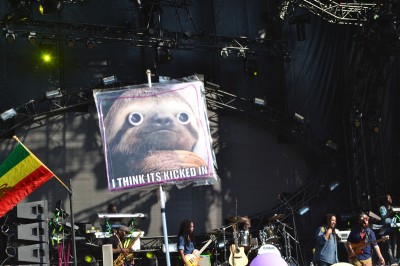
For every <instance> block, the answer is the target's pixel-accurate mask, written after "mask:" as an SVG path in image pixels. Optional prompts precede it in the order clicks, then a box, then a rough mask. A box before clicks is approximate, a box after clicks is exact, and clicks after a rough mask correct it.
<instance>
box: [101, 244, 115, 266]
mask: <svg viewBox="0 0 400 266" xmlns="http://www.w3.org/2000/svg"><path fill="white" fill-rule="evenodd" d="M101 250H102V253H103V266H113V253H112V245H111V244H106V245H103V246H101Z"/></svg>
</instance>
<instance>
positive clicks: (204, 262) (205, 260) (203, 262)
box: [198, 255, 211, 266]
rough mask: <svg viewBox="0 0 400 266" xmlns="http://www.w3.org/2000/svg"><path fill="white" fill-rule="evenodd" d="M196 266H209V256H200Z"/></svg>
mask: <svg viewBox="0 0 400 266" xmlns="http://www.w3.org/2000/svg"><path fill="white" fill-rule="evenodd" d="M198 266H211V256H210V255H200V260H199V264H198Z"/></svg>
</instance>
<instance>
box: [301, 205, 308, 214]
mask: <svg viewBox="0 0 400 266" xmlns="http://www.w3.org/2000/svg"><path fill="white" fill-rule="evenodd" d="M309 210H310V206H309V205H304V206H303V207H301V208H300V209H299V214H300V215H301V216H302V215H304V214H306V213H307V212H308V211H309Z"/></svg>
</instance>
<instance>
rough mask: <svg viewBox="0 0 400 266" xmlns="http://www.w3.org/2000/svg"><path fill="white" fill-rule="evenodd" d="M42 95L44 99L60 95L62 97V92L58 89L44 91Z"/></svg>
mask: <svg viewBox="0 0 400 266" xmlns="http://www.w3.org/2000/svg"><path fill="white" fill-rule="evenodd" d="M44 97H46V99H48V100H49V99H54V98H60V97H62V92H61V90H60V89H56V90H50V91H46V92H45V93H44Z"/></svg>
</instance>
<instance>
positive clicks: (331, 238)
mask: <svg viewBox="0 0 400 266" xmlns="http://www.w3.org/2000/svg"><path fill="white" fill-rule="evenodd" d="M335 228H336V216H335V215H334V214H327V215H326V224H325V225H323V226H320V227H319V228H318V230H317V234H316V245H315V253H314V262H315V264H316V266H327V265H332V264H335V263H338V262H339V260H338V249H337V239H338V237H337V234H336V232H335V230H336V229H335Z"/></svg>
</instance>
